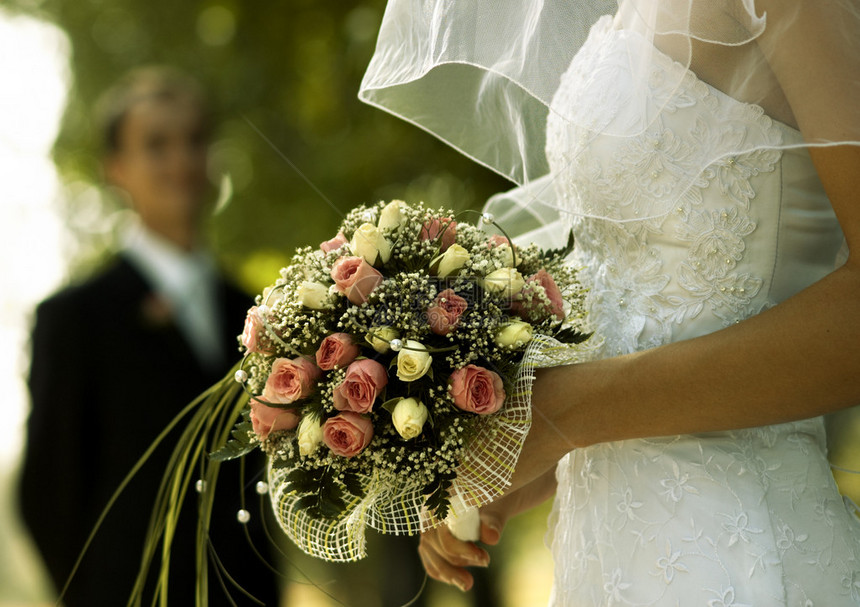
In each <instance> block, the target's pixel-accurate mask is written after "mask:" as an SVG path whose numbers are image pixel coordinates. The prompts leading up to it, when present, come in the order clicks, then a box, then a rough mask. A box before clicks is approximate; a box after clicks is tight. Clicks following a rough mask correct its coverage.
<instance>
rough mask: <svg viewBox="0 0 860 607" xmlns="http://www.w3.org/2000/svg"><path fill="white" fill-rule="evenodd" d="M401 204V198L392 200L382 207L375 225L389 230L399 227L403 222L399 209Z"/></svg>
mask: <svg viewBox="0 0 860 607" xmlns="http://www.w3.org/2000/svg"><path fill="white" fill-rule="evenodd" d="M402 204H404V203H403V201H402V200H392V201H391V202H389V203H388V204H387V205H385V206H384V207H382V212H381V213H380V214H379V221H378V222H377V224H376V227H377V228H379V229H380V230H386V231H389V232H393V231H394V230H396V229H397V228H399V227H400V226H401V225H402V224H403V212H402V211H401V210H400V205H402Z"/></svg>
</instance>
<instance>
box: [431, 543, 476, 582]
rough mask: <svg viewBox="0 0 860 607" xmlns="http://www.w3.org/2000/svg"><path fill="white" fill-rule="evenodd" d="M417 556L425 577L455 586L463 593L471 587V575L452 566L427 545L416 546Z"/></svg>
mask: <svg viewBox="0 0 860 607" xmlns="http://www.w3.org/2000/svg"><path fill="white" fill-rule="evenodd" d="M418 556H419V557H420V558H421V564H422V565H424V570H425V571H426V572H427V575H429V576H430V577H431V578H433V579H434V580H438V581H440V582H443V583H445V584H451V585H453V586H456V587H457V588H459V589H460V590H462V591H463V592H466V591H467V590H469V589H470V588H471V587H472V584H473V583H474V578H473V577H472V574H471V573H469V572H468V571H466V570H465V569H463V568H462V567H456V566H454V565H452V564H451V563H450V562H449V561H447V560H446V559H445V557H444V556H443V555H442V554H440V553H439V552H438V551H437V550H436V549H435V548H434V547H432V546H430V545H429V543H426V542H421V543H420V544H419V545H418Z"/></svg>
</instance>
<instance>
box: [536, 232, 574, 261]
mask: <svg viewBox="0 0 860 607" xmlns="http://www.w3.org/2000/svg"><path fill="white" fill-rule="evenodd" d="M573 246H574V240H573V230H571V231H570V232H569V233H568V235H567V243H566V244H565V245H564V246H563V247H561V248H558V249H547V250H546V251H545V252H544V253H543V258H544V259H555V258H558V259H564V258H565V257H567V256H568V255H570V254H571V253H573Z"/></svg>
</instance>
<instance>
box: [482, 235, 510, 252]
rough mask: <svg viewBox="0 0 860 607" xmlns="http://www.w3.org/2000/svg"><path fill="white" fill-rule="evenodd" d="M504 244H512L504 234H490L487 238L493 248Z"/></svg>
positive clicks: (488, 243) (488, 244)
mask: <svg viewBox="0 0 860 607" xmlns="http://www.w3.org/2000/svg"><path fill="white" fill-rule="evenodd" d="M503 244H510V243H509V242H508V239H507V238H505V237H504V236H502V235H501V234H493V235H492V236H490V237H489V238H488V239H487V246H489V247H490V248H491V249H492V248H493V247H500V246H502V245H503Z"/></svg>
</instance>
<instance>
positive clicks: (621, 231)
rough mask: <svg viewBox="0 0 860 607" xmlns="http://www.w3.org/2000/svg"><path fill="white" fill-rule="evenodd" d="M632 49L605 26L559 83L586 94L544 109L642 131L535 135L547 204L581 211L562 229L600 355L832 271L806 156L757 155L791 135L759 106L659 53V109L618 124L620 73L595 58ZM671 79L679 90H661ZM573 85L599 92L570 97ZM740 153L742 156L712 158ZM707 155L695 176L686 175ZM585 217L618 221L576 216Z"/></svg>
mask: <svg viewBox="0 0 860 607" xmlns="http://www.w3.org/2000/svg"><path fill="white" fill-rule="evenodd" d="M637 44H645V41H644V40H642V39H639V38H638V36H637V35H636V34H634V33H628V32H624V31H617V30H614V29H612V21H611V20H610V19H609V18H604V19H603V20H602V21H601V22H600V23H598V25H596V26H595V28H594V29H593V30H592V34H591V37H590V38H589V41H588V42H587V43H586V46H585V47H583V49H582V51H580V53H579V55H577V58H576V60H575V61H574V63H573V64H572V66H571V68H570V70H569V72H568V73H567V74H566V76H565V81H566V82H568V83H570V82H573V81H575V80H577V79H583V78H587V79H590V80H591V85H590V86H589V87H581V86H580V87H576V90H577V91H579V92H580V95H579V96H580V97H582V98H570V96H569V95H568V94H567V92H568V91H569V90H570V89H569V88H568V87H566V86H565V84H564V82H563V83H562V86H561V87H560V89H559V91H558V93H557V95H556V99H555V101H554V103H556V104H563V105H565V106H567V107H576V108H577V113H579V112H582V113H583V114H585V115H587V116H588V120H586V121H585V122H587V123H595V124H596V123H599V124H601V125H605V124H606V123H608V122H610V121H625V122H627V123H631V122H635V121H637V120H640V121H643V126H642V128H643V130H642V133H641V135H640V136H638V137H635V138H625V139H613V138H612V137H604V138H603V139H602V140H598V141H591V140H588V136H587V135H585V133H586V132H587V130H586V129H585V128H579V129H576V128H573V129H569V128H567V127H566V126H561V125H560V121H555V120H554V119H553V114H550V119H549V128H548V137H547V139H548V142H547V155H548V157H549V160H550V164H551V166H553V167H554V169H556V170H558V171H559V172H560V173H563V174H567V175H570V178H569V179H561V180H558V181H557V182H556V186H557V188H558V189H559V190H560V192H559V193H560V197H561V199H562V200H563V201H564V203H565V204H567V205H568V206H569V207H570V208H571V210H573V211H574V212H576V213H582V214H583V215H585V216H584V217H581V218H579V219H576V220H574V222H575V231H576V236H577V244H578V247H577V253H578V255H579V258H578V260H577V261H578V262H579V265H581V266H582V267H583V272H582V278H583V280H585V281H586V282H587V283H588V286H589V287H590V289H591V309H590V312H591V319H592V321H593V324H594V327H593V328H594V329H596V330H597V331H598V332H599V333H600V334H601V335H603V336H604V337H605V338H606V339H607V343H608V347H609V348H610V350H609V351H610V352H611V353H626V352H631V351H633V350H637V349H640V348H643V347H651V346H656V345H659V344H662V343H667V342H669V341H674V340H677V339H685V338H689V337H694V336H697V335H702V334H704V333H708V332H711V331H713V330H715V329H718V328H720V327H722V326H726V325H728V324H730V323H733V322H736V321H738V320H741V319H743V318H746V317H748V316H750V315H752V314H755V313H757V312H759V311H761V310H762V309H763V308H766V307H769V306H772V305H774V304H776V303H779V302H780V301H782V300H783V299H785V298H786V297H788V296H789V295H791V294H793V293H795V292H797V291H799V290H800V289H802V288H803V287H805V286H807V285H809V284H811V283H812V282H814V281H815V280H817V279H819V278H821V277H822V276H824V275H825V274H827V273H828V272H830V271H832V270H833V268H834V263H835V259H836V254H837V252H838V250H839V248H840V246H841V244H842V240H843V239H842V233H841V231H840V229H839V224H838V222H837V220H836V217H835V215H834V214H833V210H832V208H831V207H830V203H829V202H828V200H827V198H826V196H825V195H824V193H823V191H822V189H821V185H820V182H818V179H817V177H816V174H815V170H814V168H813V166H812V163H811V161H810V159H809V155H808V152H807V151H806V150H805V149H788V150H785V151H780V150H774V149H769V148H768V147H767V146H772V145H780V144H784V143H791V141H792V140H793V141H797V142H799V141H800V134H799V133H798V132H797V131H795V130H794V129H792V128H790V127H788V126H786V125H783V124H781V123H778V122H775V121H773V120H771V119H770V118H768V117H767V116H766V115H765V114H764V112H763V111H762V109H761V108H760V107H758V106H754V105H749V104H745V103H741V102H738V101H736V100H734V99H732V98H730V97H727V96H726V95H723V94H722V93H720V92H719V91H718V90H716V89H714V88H712V87H710V86H708V85H707V84H705V83H704V82H702V81H700V80H698V79H697V78H696V76H695V75H694V74H693V73H692V72H689V71H687V70H686V69H685V68H684V67H683V66H681V65H680V64H677V63H674V62H673V61H672V60H671V59H670V58H668V57H666V56H663V55H658V56H657V59H658V60H662V61H660V62H659V63H658V64H657V65H654V66H653V70H652V74H651V91H652V93H653V98H654V101H653V103H654V104H657V105H659V106H660V107H663V106H664V105H665V107H666V108H667V110H668V111H665V112H663V113H661V114H660V117H659V118H657V119H656V120H655V121H653V122H652V123H650V124H644V120H643V117H642V116H627V115H625V111H626V108H629V107H632V106H633V105H634V104H630V103H629V100H628V99H626V98H625V97H624V96H623V94H622V91H623V87H619V86H617V83H618V82H623V81H624V78H625V66H624V64H623V63H620V62H619V63H616V62H613V61H611V60H607V55H608V56H611V55H612V49H613V48H618V46H619V45H637ZM620 56H626V55H620ZM677 71H682V72H683V75H682V77H681V87H680V88H679V89H678V90H664V87H663V86H661V85H662V84H663V83H666V82H674V81H676V80H677V77H676V76H677V75H676V74H669V72H677ZM586 88H588V89H589V90H592V91H593V90H598V91H606V92H605V93H603V94H596V95H594V96H585V95H582V94H581V92H582V91H583V90H584V89H586ZM739 145H742V146H744V147H747V148H749V149H750V151H749V152H748V153H745V154H742V155H724V154H722V153H721V152H720V150H721V148H723V149H736V148H738V146H739ZM584 150H585V151H584ZM712 157H713V158H718V160H717V161H716V162H714V163H712V164H710V165H708V166H707V168H706V170H705V171H703V172H699V171H698V170H695V169H693V168H692V167H698V166H704V163H703V162H702V158H712ZM694 170H695V172H693V171H694ZM595 212H597V213H599V214H600V215H601V217H602V216H608V217H609V218H611V219H615V220H618V221H608V220H606V219H596V218H593V217H589V216H588V215H589V214H592V213H595ZM640 217H641V218H643V219H639V220H637V218H640ZM799 266H800V271H798V267H799Z"/></svg>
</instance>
